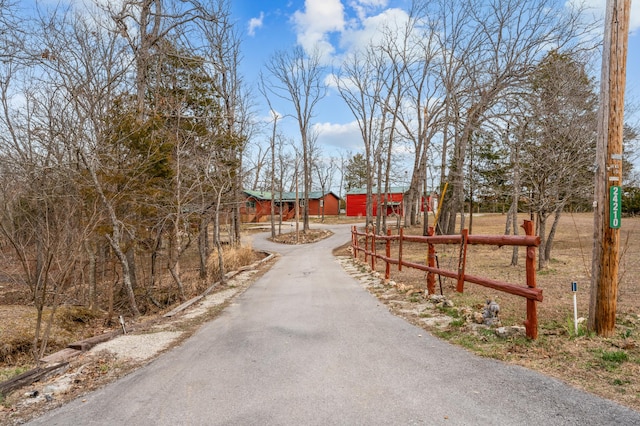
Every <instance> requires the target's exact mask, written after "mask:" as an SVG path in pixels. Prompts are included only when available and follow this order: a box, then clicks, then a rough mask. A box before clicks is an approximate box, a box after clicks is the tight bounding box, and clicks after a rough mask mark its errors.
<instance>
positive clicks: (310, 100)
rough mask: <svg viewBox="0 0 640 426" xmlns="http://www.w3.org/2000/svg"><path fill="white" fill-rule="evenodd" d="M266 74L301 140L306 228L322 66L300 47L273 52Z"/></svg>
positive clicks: (305, 226)
mask: <svg viewBox="0 0 640 426" xmlns="http://www.w3.org/2000/svg"><path fill="white" fill-rule="evenodd" d="M266 69H267V71H268V73H269V74H270V78H271V81H270V82H269V92H270V93H271V94H273V95H274V96H277V97H278V98H280V99H283V100H285V101H287V102H289V103H291V105H292V107H293V109H294V113H293V116H294V117H295V118H296V120H297V122H298V130H299V132H300V140H301V142H302V167H303V176H304V182H303V184H304V195H303V198H304V215H303V231H307V230H308V229H309V192H310V191H311V180H312V176H311V172H312V166H311V152H310V151H311V150H310V149H309V144H310V141H309V137H310V131H311V120H312V119H313V114H314V111H315V108H316V106H317V104H318V102H320V100H321V99H322V98H323V97H324V96H325V94H326V88H325V86H324V84H323V81H322V77H323V75H322V73H323V71H324V68H323V66H322V65H321V63H320V53H319V52H317V51H316V52H312V53H311V54H309V55H307V54H305V52H304V50H303V49H302V48H301V47H300V46H296V47H294V48H293V49H292V50H291V51H278V52H276V53H275V54H274V55H273V56H272V57H271V59H270V60H269V61H268V63H267V65H266Z"/></svg>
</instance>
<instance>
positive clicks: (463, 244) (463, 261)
mask: <svg viewBox="0 0 640 426" xmlns="http://www.w3.org/2000/svg"><path fill="white" fill-rule="evenodd" d="M468 240H469V230H468V229H463V230H462V238H461V239H460V257H459V258H458V285H457V287H456V291H457V292H458V293H462V292H464V270H465V267H466V265H467V241H468Z"/></svg>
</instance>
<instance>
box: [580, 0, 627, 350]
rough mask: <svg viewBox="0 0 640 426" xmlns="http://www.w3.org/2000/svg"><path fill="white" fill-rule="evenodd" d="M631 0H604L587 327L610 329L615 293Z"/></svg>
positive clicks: (603, 333)
mask: <svg viewBox="0 0 640 426" xmlns="http://www.w3.org/2000/svg"><path fill="white" fill-rule="evenodd" d="M630 8H631V0H607V13H606V18H605V19H606V22H605V34H604V46H603V51H602V80H601V82H600V110H599V112H598V140H597V147H596V176H595V193H594V195H595V197H594V231H593V236H594V239H593V261H592V268H591V300H590V304H589V323H588V325H589V329H590V330H592V331H595V332H596V333H597V334H598V335H600V336H605V337H606V336H610V335H611V334H613V331H614V329H615V324H616V305H617V298H618V265H619V247H620V229H619V228H620V221H621V219H620V214H621V208H620V204H621V196H622V188H621V185H622V132H623V128H624V90H625V78H626V67H627V40H628V35H629V10H630Z"/></svg>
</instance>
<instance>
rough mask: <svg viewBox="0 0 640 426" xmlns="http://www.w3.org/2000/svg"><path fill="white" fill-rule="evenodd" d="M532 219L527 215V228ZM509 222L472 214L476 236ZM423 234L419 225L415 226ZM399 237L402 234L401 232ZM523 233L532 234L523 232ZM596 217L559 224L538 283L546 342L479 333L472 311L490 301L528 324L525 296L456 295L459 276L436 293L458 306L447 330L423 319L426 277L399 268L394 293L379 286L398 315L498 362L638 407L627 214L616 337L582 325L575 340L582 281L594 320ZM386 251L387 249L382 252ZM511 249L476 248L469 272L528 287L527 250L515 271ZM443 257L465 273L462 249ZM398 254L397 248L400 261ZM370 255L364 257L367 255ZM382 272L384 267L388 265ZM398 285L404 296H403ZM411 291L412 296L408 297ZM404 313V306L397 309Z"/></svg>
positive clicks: (442, 250)
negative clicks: (420, 292)
mask: <svg viewBox="0 0 640 426" xmlns="http://www.w3.org/2000/svg"><path fill="white" fill-rule="evenodd" d="M524 219H526V216H522V217H521V218H520V224H521V223H522V221H523V220H524ZM504 221H505V216H504V215H499V214H488V215H479V216H475V217H474V222H473V233H474V234H478V235H480V234H482V235H501V234H503V233H504V226H505V225H504ZM407 231H408V232H412V233H416V234H420V233H421V228H420V229H417V228H416V229H408V230H407ZM394 232H395V231H394ZM522 233H524V232H522ZM592 233H593V216H592V214H569V213H567V214H565V215H564V217H563V218H562V219H561V222H560V224H559V226H558V230H557V234H556V237H555V240H554V245H553V250H552V260H551V262H550V264H549V267H548V268H546V269H544V270H541V271H538V272H537V284H538V287H539V288H541V289H542V290H543V295H544V301H543V302H541V303H538V321H539V338H538V339H537V340H535V341H530V340H528V339H526V338H525V337H523V336H522V335H519V336H516V337H512V338H508V339H503V338H498V337H496V336H495V333H493V331H492V330H484V329H478V328H477V327H475V326H474V325H473V324H472V323H473V321H471V320H470V318H471V317H472V315H470V313H473V312H482V309H483V308H484V305H485V303H486V300H487V299H494V300H496V301H497V302H498V303H499V305H500V319H501V323H502V325H503V326H513V325H515V326H518V325H522V323H523V321H524V320H525V316H526V302H525V299H523V298H521V297H518V296H511V295H508V294H505V293H500V292H497V291H495V290H492V289H488V288H485V287H481V286H478V285H475V284H470V283H467V284H465V291H464V293H457V292H456V291H455V282H454V280H452V279H442V281H441V282H436V293H440V285H441V287H442V292H443V294H444V295H445V296H446V297H447V298H448V299H449V300H451V301H452V302H453V304H454V308H451V309H443V314H447V315H450V316H453V317H455V318H456V319H455V320H454V321H452V322H451V323H450V324H449V325H447V326H444V327H443V326H438V327H434V326H429V325H425V322H424V321H421V318H420V317H421V316H431V315H432V314H426V313H422V314H420V311H419V309H420V308H421V307H422V306H423V304H424V299H423V298H421V297H416V294H415V293H413V292H412V291H407V290H406V289H407V288H411V287H413V288H418V289H426V273H425V272H421V271H416V270H408V269H407V268H403V271H402V272H399V271H398V270H397V267H395V266H392V269H391V279H392V280H394V281H395V282H396V283H398V284H399V285H397V286H396V287H394V288H386V289H384V290H383V289H377V290H373V292H374V293H376V294H377V295H378V296H379V297H381V298H382V299H383V300H384V301H385V303H388V304H389V305H390V307H391V309H392V310H395V311H397V312H399V313H400V314H401V315H402V316H405V317H407V319H408V320H410V321H412V322H414V323H416V325H419V326H422V327H424V328H426V329H429V330H430V331H432V332H433V333H434V334H436V335H438V336H440V337H442V338H444V339H446V340H449V341H451V342H453V343H455V344H458V345H461V346H464V347H466V348H468V349H469V350H471V351H473V352H476V353H478V354H480V355H482V356H487V357H492V358H496V359H500V360H503V361H506V362H510V363H514V364H519V365H522V366H525V367H528V368H532V369H535V370H538V371H541V372H543V373H545V374H548V375H551V376H554V377H556V378H559V379H561V380H563V381H565V382H568V383H571V384H572V385H574V386H577V387H579V388H582V389H584V390H587V391H589V392H592V393H595V394H598V395H601V396H604V397H606V398H609V399H613V400H616V401H618V402H620V403H622V404H624V405H627V406H629V407H632V408H634V409H636V410H640V349H639V348H638V339H639V338H640V337H639V334H638V333H640V315H639V314H640V297H639V296H640V286H639V285H638V284H639V282H638V281H639V277H640V219H638V218H625V219H624V220H623V225H622V230H621V236H622V238H621V240H622V244H621V252H622V257H621V260H620V276H619V278H620V284H619V298H618V310H617V313H618V314H617V325H616V331H615V334H614V336H612V337H610V338H601V337H598V336H595V335H593V334H592V333H589V332H588V330H586V326H585V325H580V328H579V331H578V333H577V334H576V333H575V331H574V323H573V293H572V292H571V283H572V282H573V281H575V282H577V283H578V293H577V300H578V302H577V304H578V316H579V317H582V318H586V317H588V313H589V291H590V272H591V251H592V241H593V235H592ZM378 250H379V251H380V250H383V248H382V246H380V248H379V249H378ZM512 250H513V249H512V247H506V246H504V247H490V246H469V248H468V254H467V266H466V273H468V274H473V275H479V276H483V277H487V278H492V279H495V280H500V281H506V282H510V283H513V284H519V285H523V286H524V285H526V284H525V283H526V279H525V266H524V265H525V258H524V250H523V249H522V248H521V249H520V251H519V264H518V266H515V267H513V266H510V262H511V256H512ZM437 251H438V253H437V254H438V260H439V263H440V267H441V268H443V269H449V270H453V271H455V270H457V265H458V257H459V247H458V246H455V245H454V246H440V245H439V246H437ZM391 257H396V258H397V249H393V250H392V256H391ZM405 258H409V259H411V261H414V262H420V263H424V262H425V258H426V249H425V246H424V245H417V244H415V245H406V244H405V246H404V247H403V259H405ZM361 259H362V257H361ZM376 269H377V271H378V272H379V273H383V271H384V262H381V261H378V263H377V265H376ZM398 287H400V288H401V289H402V291H399V290H398ZM407 293H409V294H408V295H407ZM407 303H409V304H413V305H415V306H417V307H418V310H417V311H415V312H416V315H411V314H407V312H408V311H410V309H407ZM398 306H400V307H402V309H397V308H396V307H398Z"/></svg>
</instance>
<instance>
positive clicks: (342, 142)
mask: <svg viewBox="0 0 640 426" xmlns="http://www.w3.org/2000/svg"><path fill="white" fill-rule="evenodd" d="M313 130H314V131H316V132H317V133H318V142H319V143H320V144H322V145H323V146H325V147H326V146H331V147H334V148H337V149H339V150H341V151H354V152H358V151H360V150H362V147H363V144H362V135H361V133H360V129H359V128H358V123H357V122H356V121H352V122H350V123H345V124H336V123H318V124H314V126H313Z"/></svg>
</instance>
